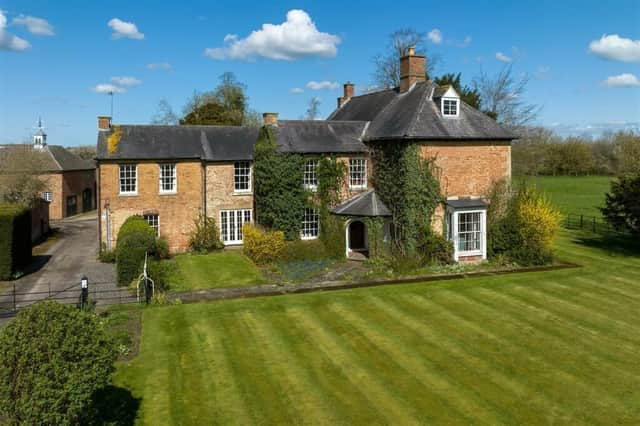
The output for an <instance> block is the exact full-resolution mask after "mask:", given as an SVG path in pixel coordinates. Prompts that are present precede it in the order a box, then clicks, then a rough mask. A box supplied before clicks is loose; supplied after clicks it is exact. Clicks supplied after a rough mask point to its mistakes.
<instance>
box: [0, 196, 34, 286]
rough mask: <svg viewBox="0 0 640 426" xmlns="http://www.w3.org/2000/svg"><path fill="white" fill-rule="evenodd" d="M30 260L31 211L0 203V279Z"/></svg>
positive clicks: (10, 275) (5, 277) (4, 278)
mask: <svg viewBox="0 0 640 426" xmlns="http://www.w3.org/2000/svg"><path fill="white" fill-rule="evenodd" d="M30 260H31V211H30V210H29V209H28V208H25V207H22V206H18V205H13V204H2V205H0V280H6V279H10V278H11V277H12V276H13V275H14V274H15V273H16V272H17V271H18V270H20V269H21V268H23V267H25V266H27V264H28V263H29V261H30Z"/></svg>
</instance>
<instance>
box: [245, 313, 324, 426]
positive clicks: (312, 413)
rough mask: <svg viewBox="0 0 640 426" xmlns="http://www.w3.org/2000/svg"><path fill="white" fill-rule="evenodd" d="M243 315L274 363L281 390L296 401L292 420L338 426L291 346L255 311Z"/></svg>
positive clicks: (272, 364) (291, 399)
mask: <svg viewBox="0 0 640 426" xmlns="http://www.w3.org/2000/svg"><path fill="white" fill-rule="evenodd" d="M241 315H242V319H243V321H244V322H245V323H246V324H247V325H248V330H249V331H250V332H251V334H252V335H253V336H254V338H255V339H256V341H259V342H262V345H261V349H262V350H263V351H264V352H263V353H264V356H265V358H267V359H270V360H271V361H270V363H269V367H270V369H271V370H273V373H274V374H273V375H274V376H275V377H277V378H278V380H279V381H280V382H281V383H282V385H281V387H282V388H283V389H285V392H287V394H288V399H289V400H290V401H292V408H293V409H294V410H295V412H296V416H295V417H294V418H293V419H292V421H293V423H295V424H311V423H316V424H317V423H326V424H335V423H336V419H335V418H333V416H332V414H333V413H332V411H331V407H330V405H329V404H328V401H327V399H326V398H324V397H323V396H322V394H319V393H318V388H317V387H316V386H314V385H315V384H312V383H310V380H309V377H308V374H307V372H306V371H305V369H304V368H303V367H302V366H300V365H299V363H298V362H296V359H295V358H291V356H290V354H289V353H287V352H286V351H285V348H287V347H288V344H287V343H286V342H285V341H284V340H283V339H282V338H281V337H280V336H279V335H278V334H277V333H276V332H275V330H274V329H273V328H272V327H271V326H270V325H269V323H268V321H266V319H265V318H260V319H259V320H258V319H256V318H255V315H254V314H253V313H251V312H243V313H242V314H241ZM314 419H315V420H314Z"/></svg>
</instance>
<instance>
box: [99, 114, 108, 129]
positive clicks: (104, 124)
mask: <svg viewBox="0 0 640 426" xmlns="http://www.w3.org/2000/svg"><path fill="white" fill-rule="evenodd" d="M98 130H111V116H109V115H99V116H98Z"/></svg>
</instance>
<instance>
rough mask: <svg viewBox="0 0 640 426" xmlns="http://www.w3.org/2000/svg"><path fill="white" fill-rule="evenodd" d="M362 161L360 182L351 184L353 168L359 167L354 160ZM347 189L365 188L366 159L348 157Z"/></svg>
mask: <svg viewBox="0 0 640 426" xmlns="http://www.w3.org/2000/svg"><path fill="white" fill-rule="evenodd" d="M360 161H361V162H362V163H361V165H362V168H363V170H362V173H363V177H362V183H361V184H359V185H358V184H353V171H354V170H353V169H354V168H355V167H359V166H360V165H356V162H360ZM349 189H367V159H366V158H362V157H357V158H350V159H349Z"/></svg>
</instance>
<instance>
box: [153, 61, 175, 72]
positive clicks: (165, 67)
mask: <svg viewBox="0 0 640 426" xmlns="http://www.w3.org/2000/svg"><path fill="white" fill-rule="evenodd" d="M147 69H148V70H151V71H172V70H173V67H172V66H171V64H170V63H169V62H153V63H150V64H147Z"/></svg>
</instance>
